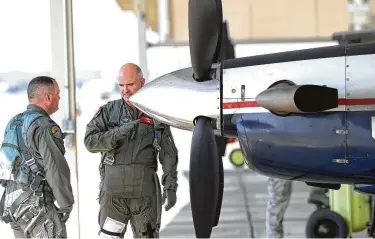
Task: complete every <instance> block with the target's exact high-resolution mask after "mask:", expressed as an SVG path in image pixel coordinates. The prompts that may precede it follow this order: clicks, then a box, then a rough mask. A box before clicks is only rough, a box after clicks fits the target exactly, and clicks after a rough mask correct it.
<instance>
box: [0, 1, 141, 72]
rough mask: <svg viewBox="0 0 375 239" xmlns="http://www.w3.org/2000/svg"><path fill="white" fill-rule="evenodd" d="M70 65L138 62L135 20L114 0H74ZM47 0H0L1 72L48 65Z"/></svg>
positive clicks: (86, 66) (41, 68)
mask: <svg viewBox="0 0 375 239" xmlns="http://www.w3.org/2000/svg"><path fill="white" fill-rule="evenodd" d="M73 21H74V26H73V29H74V47H75V66H76V69H78V70H103V71H111V69H116V70H117V69H118V67H119V64H122V63H124V62H125V61H134V62H138V52H137V47H138V44H137V41H138V35H137V22H136V18H135V16H134V14H133V13H132V12H129V11H126V12H124V11H121V9H120V8H119V7H118V5H117V3H116V1H115V0H112V1H108V0H73ZM50 27H51V26H50V5H49V0H33V1H30V0H11V1H10V0H0V72H8V71H27V72H40V71H48V70H51V68H52V65H51V61H52V59H51V39H50V37H51V36H50V33H51V31H50Z"/></svg>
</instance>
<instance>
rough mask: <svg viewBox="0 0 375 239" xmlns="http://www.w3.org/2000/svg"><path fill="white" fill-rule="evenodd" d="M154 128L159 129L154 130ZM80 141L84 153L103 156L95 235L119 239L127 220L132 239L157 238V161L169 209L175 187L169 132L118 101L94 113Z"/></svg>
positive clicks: (174, 158) (174, 160)
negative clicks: (85, 151) (82, 139)
mask: <svg viewBox="0 0 375 239" xmlns="http://www.w3.org/2000/svg"><path fill="white" fill-rule="evenodd" d="M142 117H146V120H143V121H142ZM143 119H145V118H143ZM146 121H147V122H146ZM156 125H159V126H163V128H164V129H163V130H160V131H159V130H158V129H157V128H156ZM84 142H85V145H86V148H87V150H89V151H90V152H93V153H94V152H101V154H102V157H101V164H100V167H99V169H100V174H101V183H100V193H99V204H100V212H99V225H100V228H101V231H100V235H101V236H102V237H110V236H112V237H122V236H123V235H124V234H125V231H126V227H127V224H128V222H129V220H130V223H131V226H132V229H133V234H134V236H135V237H137V238H138V237H158V236H159V235H158V233H159V228H158V227H159V226H160V213H161V209H160V208H161V206H160V200H161V199H160V194H161V192H160V191H161V189H159V187H160V184H159V180H158V177H157V174H156V172H157V168H158V162H157V156H159V161H160V163H161V165H162V168H163V175H162V178H161V184H162V185H163V191H164V194H163V196H164V195H168V196H169V198H168V200H169V202H170V203H171V206H173V205H174V204H175V202H176V190H177V186H178V184H177V163H178V157H177V149H176V147H175V144H174V140H173V137H172V133H171V131H170V127H169V126H166V125H161V124H158V123H157V122H156V121H154V120H153V119H151V118H149V117H147V116H145V115H144V114H142V113H140V112H139V111H138V110H137V109H135V108H133V107H130V106H129V105H128V104H127V103H125V101H124V100H123V99H119V100H115V101H110V102H108V103H107V104H105V105H103V106H102V107H100V108H99V110H98V112H97V113H96V114H95V116H94V117H93V119H92V120H91V121H90V122H89V123H88V124H87V128H86V134H85V139H84ZM158 211H159V212H158ZM158 218H159V219H158Z"/></svg>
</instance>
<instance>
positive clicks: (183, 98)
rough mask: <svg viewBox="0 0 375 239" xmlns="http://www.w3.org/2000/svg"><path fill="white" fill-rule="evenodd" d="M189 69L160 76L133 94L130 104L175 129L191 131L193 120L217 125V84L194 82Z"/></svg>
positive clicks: (218, 97)
mask: <svg viewBox="0 0 375 239" xmlns="http://www.w3.org/2000/svg"><path fill="white" fill-rule="evenodd" d="M192 76H193V70H192V68H191V67H190V68H186V69H182V70H178V71H175V72H172V73H169V74H166V75H164V76H161V77H159V78H157V79H155V80H153V81H151V82H150V83H148V84H145V85H144V86H143V87H142V88H141V89H140V90H138V91H137V92H136V93H135V94H133V95H132V96H131V97H130V98H129V100H130V103H131V104H133V105H134V106H135V107H137V108H138V109H139V110H140V111H142V112H144V113H146V114H148V115H149V116H151V117H153V118H154V119H156V120H158V121H160V122H162V123H164V124H167V125H170V126H172V127H176V128H179V129H185V130H193V128H194V124H193V121H194V119H195V118H196V117H197V116H207V117H210V118H214V119H217V120H218V122H220V118H219V117H220V84H219V81H218V80H216V79H214V80H210V81H205V82H197V81H195V80H194V79H193V77H192Z"/></svg>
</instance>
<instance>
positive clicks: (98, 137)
mask: <svg viewBox="0 0 375 239" xmlns="http://www.w3.org/2000/svg"><path fill="white" fill-rule="evenodd" d="M108 111H109V110H108V107H106V106H102V107H100V108H99V110H98V112H97V113H96V114H95V116H94V117H93V119H92V120H91V121H90V122H89V123H88V124H87V126H86V133H85V139H84V142H85V146H86V148H87V150H88V151H90V152H92V153H96V152H109V151H111V150H112V149H114V148H116V146H117V141H118V140H120V139H122V138H124V137H126V136H127V135H128V134H129V133H130V132H131V131H132V129H133V128H134V125H135V124H136V123H138V121H133V122H130V123H128V124H126V125H122V126H115V125H113V126H111V125H107V122H108V115H109V112H108Z"/></svg>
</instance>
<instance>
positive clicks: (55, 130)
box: [51, 126, 62, 139]
mask: <svg viewBox="0 0 375 239" xmlns="http://www.w3.org/2000/svg"><path fill="white" fill-rule="evenodd" d="M51 133H52V135H53V136H54V137H56V138H58V139H60V138H61V137H62V133H61V131H60V129H59V127H57V126H53V127H51Z"/></svg>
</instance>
